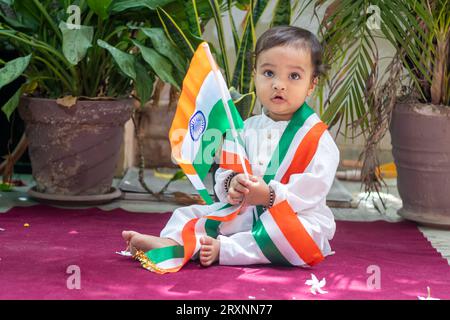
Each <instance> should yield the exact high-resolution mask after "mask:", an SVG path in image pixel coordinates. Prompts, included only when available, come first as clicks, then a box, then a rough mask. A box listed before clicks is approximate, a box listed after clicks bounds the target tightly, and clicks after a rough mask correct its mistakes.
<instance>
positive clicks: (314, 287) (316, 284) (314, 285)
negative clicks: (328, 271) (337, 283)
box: [305, 273, 328, 294]
mask: <svg viewBox="0 0 450 320" xmlns="http://www.w3.org/2000/svg"><path fill="white" fill-rule="evenodd" d="M326 283H327V282H326V280H325V278H322V280H320V281H319V279H317V277H316V276H315V275H314V274H312V273H311V279H310V280H306V281H305V284H306V285H308V286H311V288H309V291H311V293H312V294H316V291H317V292H318V293H320V294H325V293H328V291H325V290H322V287H324V286H325V284H326Z"/></svg>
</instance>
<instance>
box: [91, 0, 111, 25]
mask: <svg viewBox="0 0 450 320" xmlns="http://www.w3.org/2000/svg"><path fill="white" fill-rule="evenodd" d="M111 2H112V0H87V4H88V6H89V8H91V9H92V11H94V12H95V13H96V14H97V15H98V16H99V17H100V18H101V19H102V20H105V19H106V18H108V9H109V6H110V4H111ZM115 2H117V1H115Z"/></svg>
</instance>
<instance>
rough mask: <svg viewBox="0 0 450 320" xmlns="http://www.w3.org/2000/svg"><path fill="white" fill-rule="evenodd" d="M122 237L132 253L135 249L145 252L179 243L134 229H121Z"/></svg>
mask: <svg viewBox="0 0 450 320" xmlns="http://www.w3.org/2000/svg"><path fill="white" fill-rule="evenodd" d="M122 237H123V239H124V240H125V241H126V243H127V245H128V248H129V250H130V252H131V253H132V254H133V255H134V254H135V253H136V251H137V250H141V251H144V252H147V251H149V250H152V249H156V248H163V247H168V246H175V245H178V244H179V243H177V242H176V241H174V240H172V239H169V238H161V237H155V236H152V235H147V234H141V233H139V232H135V231H123V232H122Z"/></svg>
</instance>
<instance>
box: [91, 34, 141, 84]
mask: <svg viewBox="0 0 450 320" xmlns="http://www.w3.org/2000/svg"><path fill="white" fill-rule="evenodd" d="M97 44H98V45H99V46H100V47H102V48H104V49H106V50H108V51H109V53H111V55H112V56H113V58H114V61H115V62H116V63H117V65H118V66H119V68H120V70H122V72H123V73H125V74H126V75H127V76H129V77H130V78H132V79H133V80H136V70H135V60H136V59H135V57H134V56H133V55H131V54H129V53H125V52H123V51H121V50H119V49H117V48H115V47H113V46H111V45H110V44H108V43H107V42H105V41H103V40H100V39H98V40H97Z"/></svg>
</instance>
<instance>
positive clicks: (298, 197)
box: [269, 131, 339, 215]
mask: <svg viewBox="0 0 450 320" xmlns="http://www.w3.org/2000/svg"><path fill="white" fill-rule="evenodd" d="M338 165H339V149H338V148H337V146H336V144H335V142H334V140H333V138H332V137H331V135H330V133H329V132H328V131H325V132H324V133H323V134H322V136H321V138H320V140H319V145H318V147H317V150H316V153H315V155H314V157H313V158H312V160H311V162H310V163H309V165H308V167H307V168H306V169H305V171H304V172H303V173H299V174H293V175H291V177H290V178H289V181H288V183H286V184H283V183H281V182H279V181H275V180H272V181H270V182H269V186H271V187H272V188H273V189H274V191H275V201H274V205H276V204H278V203H280V202H282V201H284V200H287V201H288V202H289V204H290V205H291V207H292V209H293V210H294V211H295V212H297V213H299V214H300V215H301V213H302V211H306V210H308V209H312V208H314V207H315V206H317V205H318V204H319V203H320V202H321V201H322V200H324V199H325V198H326V196H327V194H328V192H329V190H330V188H331V185H332V184H333V180H334V176H335V174H336V170H337V167H338Z"/></svg>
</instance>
